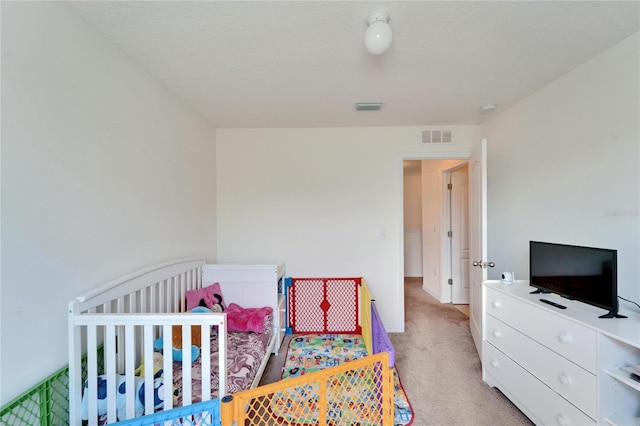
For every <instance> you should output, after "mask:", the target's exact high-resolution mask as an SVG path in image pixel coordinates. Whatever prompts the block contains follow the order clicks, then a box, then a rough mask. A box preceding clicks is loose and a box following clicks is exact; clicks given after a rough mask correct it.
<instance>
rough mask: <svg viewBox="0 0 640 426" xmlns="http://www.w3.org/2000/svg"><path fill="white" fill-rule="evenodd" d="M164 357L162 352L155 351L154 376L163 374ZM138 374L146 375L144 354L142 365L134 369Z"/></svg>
mask: <svg viewBox="0 0 640 426" xmlns="http://www.w3.org/2000/svg"><path fill="white" fill-rule="evenodd" d="M163 360H164V357H163V356H162V354H161V353H160V352H154V353H153V377H155V378H158V377H161V376H162V373H163V369H162V362H163ZM134 373H135V375H136V376H140V377H144V355H142V359H141V360H140V365H139V366H138V368H136V369H135V371H134Z"/></svg>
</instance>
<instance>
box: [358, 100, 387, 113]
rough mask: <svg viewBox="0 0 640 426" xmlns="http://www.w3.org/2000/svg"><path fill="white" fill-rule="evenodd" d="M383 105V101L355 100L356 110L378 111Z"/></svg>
mask: <svg viewBox="0 0 640 426" xmlns="http://www.w3.org/2000/svg"><path fill="white" fill-rule="evenodd" d="M383 107H384V102H357V103H356V104H355V110H356V111H380V110H381V109H382V108H383Z"/></svg>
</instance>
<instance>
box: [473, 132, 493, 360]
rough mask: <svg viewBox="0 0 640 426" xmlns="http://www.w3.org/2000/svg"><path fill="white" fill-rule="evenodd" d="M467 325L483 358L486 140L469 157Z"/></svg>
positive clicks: (485, 265) (486, 263)
mask: <svg viewBox="0 0 640 426" xmlns="http://www.w3.org/2000/svg"><path fill="white" fill-rule="evenodd" d="M469 251H470V253H469V257H470V265H469V280H470V288H469V293H470V294H469V326H470V327H471V335H472V336H473V341H474V343H475V345H476V350H477V351H478V355H480V359H482V327H483V324H482V282H483V281H485V280H486V279H487V269H486V268H487V267H488V266H490V265H492V263H490V262H488V261H487V258H486V255H487V140H486V139H482V141H480V143H478V144H477V145H476V146H475V147H474V149H473V151H472V153H471V157H470V158H469Z"/></svg>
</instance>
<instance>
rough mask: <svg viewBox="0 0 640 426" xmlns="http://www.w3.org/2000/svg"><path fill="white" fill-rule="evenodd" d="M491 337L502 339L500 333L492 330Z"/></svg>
mask: <svg viewBox="0 0 640 426" xmlns="http://www.w3.org/2000/svg"><path fill="white" fill-rule="evenodd" d="M492 334H493V337H502V333H500V332H499V331H498V330H493V333H492Z"/></svg>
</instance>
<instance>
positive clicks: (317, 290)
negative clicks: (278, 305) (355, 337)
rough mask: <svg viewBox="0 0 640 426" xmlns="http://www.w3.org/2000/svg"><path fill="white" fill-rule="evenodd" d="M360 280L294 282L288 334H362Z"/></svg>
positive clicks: (320, 279) (290, 295) (321, 279)
mask: <svg viewBox="0 0 640 426" xmlns="http://www.w3.org/2000/svg"><path fill="white" fill-rule="evenodd" d="M360 283H361V278H291V283H290V287H289V331H290V332H291V333H294V334H304V333H351V334H360V333H361V328H360V325H359V318H358V287H359V286H360Z"/></svg>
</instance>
